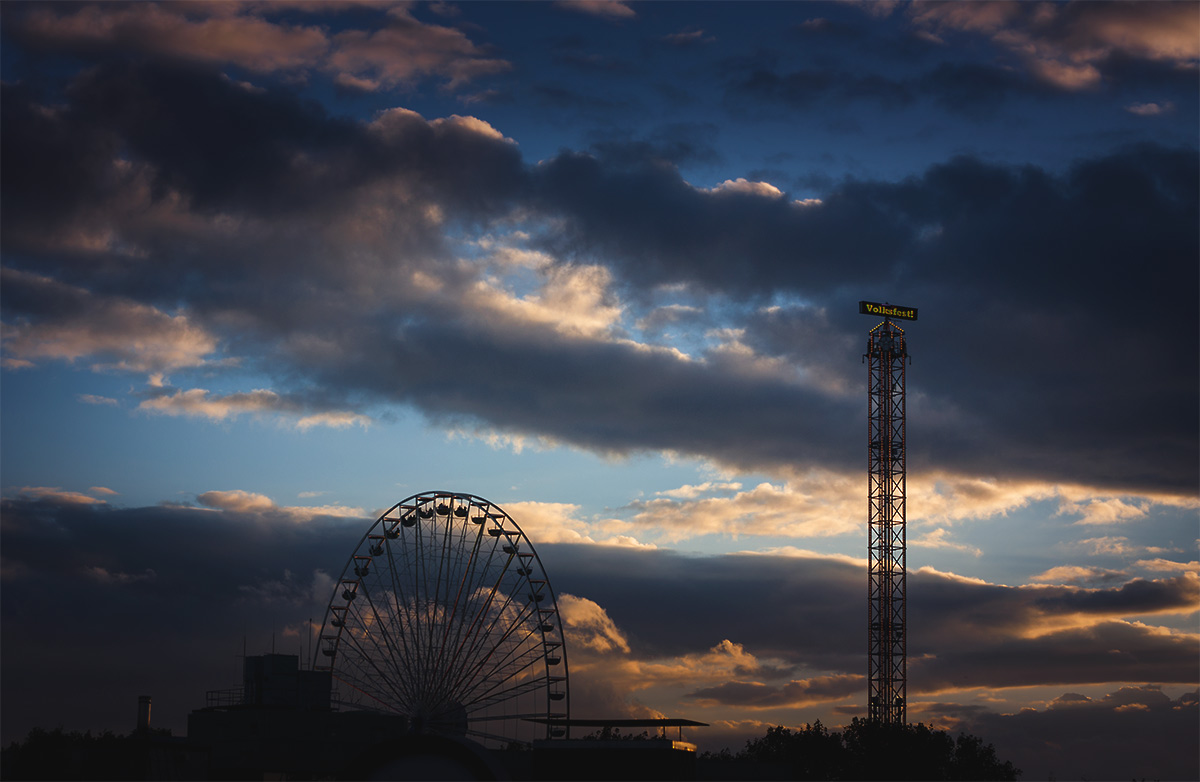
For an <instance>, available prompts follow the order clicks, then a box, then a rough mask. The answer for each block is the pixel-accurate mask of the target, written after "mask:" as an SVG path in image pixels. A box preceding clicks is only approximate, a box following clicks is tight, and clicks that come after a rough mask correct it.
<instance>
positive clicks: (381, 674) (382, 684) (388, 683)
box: [342, 609, 409, 703]
mask: <svg viewBox="0 0 1200 782" xmlns="http://www.w3.org/2000/svg"><path fill="white" fill-rule="evenodd" d="M353 610H354V615H355V616H357V617H359V618H360V620H361V619H362V616H363V615H362V612H361V611H359V610H358V609H353ZM362 625H363V626H364V627H365V628H368V631H364V632H363V634H364V635H365V636H366V637H367V638H368V639H369V641H370V644H371V646H370V647H367V646H366V645H365V644H364V643H363V642H361V641H360V639H359V638H357V637H356V636H355V633H354V632H353V631H351V632H349V633H346V632H343V634H342V635H343V637H344V638H345V639H346V642H347V643H349V644H350V646H351V649H352V650H353V651H354V654H353V655H352V656H351V659H352V660H353V661H354V662H356V663H358V668H359V671H360V673H361V674H362V675H363V680H364V681H369V682H370V683H371V684H373V685H374V686H375V687H377V688H379V689H380V690H381V691H389V692H390V694H391V695H392V696H393V697H394V698H395V699H396V701H397V702H398V703H404V702H405V701H407V700H409V697H406V694H405V693H404V692H403V691H402V689H403V688H404V686H405V685H404V678H403V677H400V676H395V675H392V674H390V673H389V671H388V669H387V668H386V667H384V666H386V662H384V661H387V660H390V659H391V658H390V655H388V654H387V653H386V650H385V649H384V648H383V647H381V646H380V644H379V641H378V640H376V635H377V633H373V632H369V628H370V626H371V625H369V624H367V622H365V621H363V622H362ZM372 652H374V653H372ZM364 663H365V665H364ZM393 665H394V664H393ZM368 669H369V670H368Z"/></svg>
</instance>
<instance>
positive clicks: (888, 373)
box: [865, 319, 908, 724]
mask: <svg viewBox="0 0 1200 782" xmlns="http://www.w3.org/2000/svg"><path fill="white" fill-rule="evenodd" d="M865 358H866V359H867V363H868V366H869V367H870V369H869V380H868V387H867V465H868V466H867V472H868V475H869V481H868V482H869V489H868V505H869V509H868V513H869V518H868V525H867V526H868V532H867V540H868V543H867V560H868V563H869V567H868V577H867V627H868V633H867V704H868V708H867V712H868V716H869V718H870V719H871V720H874V721H877V722H883V723H898V724H903V723H904V722H905V704H906V701H907V681H906V675H907V662H906V655H907V639H906V637H905V626H906V621H907V607H906V601H905V559H906V549H907V544H908V541H907V535H906V532H905V518H904V513H905V491H906V481H905V466H904V465H905V427H904V413H905V402H904V370H905V365H906V363H907V360H908V350H907V347H906V345H905V341H904V329H902V328H900V327H899V326H897V325H896V324H895V323H893V322H892V321H891V320H890V319H886V320H884V321H883V322H882V323H880V324H879V325H878V326H876V327H875V328H873V329H871V332H870V335H869V336H868V338H867V353H866V356H865Z"/></svg>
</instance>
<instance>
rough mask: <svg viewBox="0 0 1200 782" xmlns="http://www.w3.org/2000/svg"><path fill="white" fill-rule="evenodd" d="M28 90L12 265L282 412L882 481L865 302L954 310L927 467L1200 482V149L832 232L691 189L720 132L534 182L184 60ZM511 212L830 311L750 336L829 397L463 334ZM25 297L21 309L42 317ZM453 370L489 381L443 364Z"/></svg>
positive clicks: (922, 431) (838, 188) (967, 162)
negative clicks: (42, 95) (315, 412)
mask: <svg viewBox="0 0 1200 782" xmlns="http://www.w3.org/2000/svg"><path fill="white" fill-rule="evenodd" d="M817 76H819V74H815V75H814V78H815V79H816V81H815V82H814V83H828V82H827V80H826V81H823V80H822V79H821V78H817ZM852 86H853V85H847V84H841V85H840V86H838V87H836V89H839V90H845V89H850V88H851V87H852ZM860 86H864V84H863V83H860ZM830 89H833V87H830ZM4 96H5V97H4V100H5V104H4V105H5V113H4V116H5V133H4V140H3V143H4V145H5V147H4V156H5V159H6V161H14V162H10V163H6V167H5V176H4V179H3V187H4V196H3V198H4V203H5V204H6V205H9V204H12V205H13V207H12V208H13V210H15V211H13V212H11V213H9V214H10V216H15V218H14V219H13V220H7V221H6V230H5V231H4V236H3V240H2V241H3V243H4V247H5V250H6V264H8V265H10V266H15V267H17V268H20V269H23V270H24V271H28V272H34V273H37V274H42V275H46V276H50V277H54V278H56V279H58V280H60V281H61V282H69V283H71V284H73V285H76V286H78V287H80V288H82V289H86V290H90V291H93V292H104V293H107V294H109V295H112V296H119V297H124V298H130V299H133V300H137V301H142V302H146V303H150V304H153V305H155V306H159V307H169V308H171V309H170V310H168V312H170V311H173V310H174V308H177V307H185V308H187V309H188V310H189V312H191V313H193V314H192V315H191V316H190V317H192V318H194V319H195V321H194V322H195V323H197V324H198V325H201V326H203V327H205V328H207V329H209V330H210V331H211V332H212V333H214V334H217V335H218V336H219V337H221V338H222V339H223V340H225V341H224V343H223V345H224V349H225V350H226V351H227V352H228V353H230V354H232V355H236V356H245V357H246V359H248V360H249V361H253V362H255V363H256V364H258V366H259V367H260V368H261V369H262V370H263V371H265V372H267V373H268V374H271V375H273V376H274V377H276V378H278V382H280V383H282V384H284V385H286V386H287V387H286V388H282V389H281V392H282V393H285V394H291V395H293V396H295V395H297V394H301V395H310V394H315V393H316V392H315V391H313V389H314V388H315V387H317V386H320V387H321V391H320V396H321V399H320V400H314V403H313V404H312V405H311V407H314V408H317V409H329V408H331V407H334V406H339V405H344V403H355V404H362V405H376V406H383V407H386V406H387V405H389V404H393V403H395V402H404V403H411V404H415V405H416V406H417V407H419V408H421V409H422V410H423V411H425V412H426V413H428V414H429V415H431V416H433V417H435V418H437V419H439V420H452V421H458V422H465V423H467V424H481V425H483V426H489V427H494V428H497V429H501V430H505V431H510V432H515V433H522V434H528V433H536V434H546V435H550V436H552V437H554V438H556V439H559V440H561V441H564V442H570V443H574V444H577V445H581V446H583V447H586V448H591V449H595V450H599V451H604V452H619V453H628V452H636V451H639V450H643V449H670V450H674V451H679V452H684V453H688V454H696V455H701V456H705V457H710V458H715V459H718V460H720V461H723V462H725V463H727V464H734V465H739V466H743V467H763V468H768V469H770V468H778V467H779V466H781V465H788V466H803V465H810V464H822V465H825V466H834V467H842V468H846V469H849V468H851V467H854V468H857V467H859V466H860V462H861V458H860V457H861V452H860V444H856V443H857V440H856V439H855V438H853V437H849V436H847V433H848V432H855V431H861V422H856V419H857V418H858V417H859V416H860V415H861V398H860V397H858V396H857V395H848V394H847V393H846V391H845V390H846V389H850V388H853V387H855V386H857V385H858V382H859V381H858V380H857V379H856V378H858V377H861V375H860V374H859V373H860V372H861V371H862V369H861V366H859V365H858V361H859V358H860V354H861V350H860V349H859V348H858V347H857V346H856V343H857V341H858V340H861V334H862V332H863V331H864V330H865V328H866V327H867V325H869V324H866V323H864V322H863V321H862V320H861V318H859V317H858V316H857V315H855V314H854V313H855V307H854V302H855V301H856V300H857V299H859V298H868V299H889V298H890V299H891V300H895V301H903V302H904V303H912V304H914V305H917V306H919V307H920V308H921V311H922V313H923V319H922V321H921V322H919V323H917V324H914V325H913V326H912V331H911V334H912V337H913V347H912V353H913V357H914V362H915V363H914V364H913V366H912V370H911V371H912V374H911V376H910V381H909V382H910V384H911V387H912V390H914V391H916V392H918V394H914V399H913V404H912V407H911V408H910V410H911V415H912V418H913V421H912V426H911V427H910V432H911V433H912V435H913V438H912V443H911V445H910V454H911V455H912V457H913V458H912V460H911V462H910V466H913V467H916V466H918V465H919V468H920V469H944V470H950V471H963V470H968V471H973V472H975V473H978V474H988V475H997V476H1019V477H1029V476H1038V477H1041V478H1045V479H1048V480H1060V481H1076V482H1083V483H1093V484H1101V485H1106V486H1112V487H1117V488H1120V489H1129V490H1147V489H1167V490H1171V491H1181V490H1190V489H1191V488H1193V487H1194V486H1195V480H1196V475H1197V472H1198V470H1200V448H1198V446H1197V441H1196V437H1195V432H1196V431H1197V428H1198V426H1200V417H1198V415H1197V410H1196V406H1195V404H1194V401H1195V398H1196V396H1197V393H1198V389H1197V376H1198V372H1197V363H1196V362H1197V359H1196V356H1197V355H1198V354H1200V346H1198V340H1197V335H1196V332H1195V329H1194V324H1195V320H1196V317H1197V303H1196V299H1195V296H1194V292H1195V290H1196V289H1197V287H1198V286H1200V282H1198V272H1197V266H1196V263H1195V259H1196V258H1197V257H1198V256H1200V250H1198V247H1197V233H1198V232H1197V213H1198V212H1200V205H1198V200H1197V194H1196V189H1195V187H1194V182H1195V176H1196V172H1197V169H1198V168H1200V164H1198V162H1197V154H1196V151H1195V150H1194V149H1172V148H1165V147H1161V146H1157V145H1144V146H1138V147H1130V148H1127V149H1122V150H1119V151H1116V152H1113V153H1111V154H1108V155H1105V156H1102V157H1098V158H1095V159H1090V160H1082V161H1078V162H1077V163H1076V164H1075V165H1073V166H1071V167H1069V168H1067V169H1066V170H1065V171H1063V172H1061V173H1056V172H1050V171H1046V170H1043V169H1039V168H1035V167H1009V166H1001V165H995V164H990V163H985V162H983V161H980V160H978V159H975V158H970V157H959V158H954V159H952V160H950V161H948V162H946V163H944V164H941V165H937V166H933V167H931V168H929V169H928V170H927V171H925V172H924V173H922V174H920V175H918V176H913V177H911V178H908V179H905V180H902V181H898V182H886V181H872V180H847V181H844V182H842V183H841V184H837V185H834V186H833V187H832V189H831V190H830V191H829V192H827V193H825V194H823V196H822V202H821V203H820V204H812V205H808V206H800V205H797V204H794V203H792V201H791V198H790V197H788V196H787V195H786V194H785V195H783V196H780V197H772V196H764V195H760V194H755V193H750V192H745V191H738V190H735V189H723V190H722V189H718V190H715V191H708V190H703V189H699V188H696V187H693V186H692V185H691V184H689V183H688V182H687V181H685V180H684V179H683V177H682V176H681V174H680V172H679V170H678V169H677V168H676V167H675V165H674V163H675V162H676V161H693V162H694V161H703V160H707V159H709V158H710V157H711V155H712V154H713V153H712V148H711V147H710V146H708V145H707V143H706V141H705V140H704V136H705V129H704V128H703V127H697V126H688V127H686V128H682V129H681V128H675V129H669V128H663V130H662V133H661V134H659V135H658V136H655V137H653V138H650V139H648V140H645V141H640V140H637V139H616V140H615V141H603V142H601V143H599V144H598V145H597V146H596V147H595V148H594V150H593V151H594V154H590V155H588V154H581V153H577V152H570V151H564V152H562V153H560V154H559V155H557V156H555V157H554V158H552V159H550V160H548V161H546V162H544V163H542V164H539V165H536V166H530V165H527V164H526V162H525V161H523V160H522V158H521V155H520V152H519V149H518V147H517V146H516V145H515V144H512V143H510V142H508V141H505V140H504V139H503V138H501V137H499V134H498V133H496V132H495V131H494V130H492V129H490V128H488V127H487V126H485V125H482V123H478V122H477V121H470V120H463V119H459V120H437V121H426V120H424V119H422V118H421V117H419V116H417V115H415V114H413V113H412V112H404V111H402V110H397V111H392V112H388V113H386V114H382V115H380V116H378V117H377V118H376V119H375V120H374V121H373V122H372V123H370V124H364V123H359V122H353V121H349V120H345V119H342V118H338V117H332V116H330V115H328V114H327V113H326V112H325V111H324V110H323V109H320V108H318V107H315V106H312V105H309V104H306V103H304V102H303V101H301V100H299V99H297V98H296V97H295V96H293V95H292V94H291V93H288V92H286V91H280V90H265V91H264V90H257V89H248V88H247V87H245V86H244V85H239V84H236V83H234V82H232V81H230V80H229V79H226V78H223V77H221V76H218V75H215V74H212V73H206V72H203V71H199V70H193V69H185V68H179V67H166V66H162V65H161V64H153V65H151V64H131V63H129V62H114V63H107V64H102V65H100V66H97V67H96V68H94V69H92V70H90V71H87V72H86V73H85V74H83V75H81V76H80V77H79V78H78V79H77V80H76V81H75V82H74V84H73V86H72V87H71V88H70V89H69V90H68V92H67V102H66V103H65V104H63V105H56V106H55V107H54V108H53V109H51V108H49V107H48V106H47V105H45V104H43V103H42V102H41V101H40V100H39V99H37V98H36V96H35V95H33V94H32V93H31V92H30V91H28V90H25V89H24V88H21V87H19V86H11V85H8V84H6V85H5V86H4ZM473 122H474V124H472V123H473ZM26 195H28V198H26V197H25V196H26ZM364 216H369V217H364ZM505 219H522V220H526V221H528V222H527V223H526V227H528V228H530V229H531V230H532V236H533V238H532V240H531V241H532V242H533V243H534V245H535V246H537V247H539V248H541V249H543V250H545V251H547V252H549V253H550V254H551V255H552V256H553V257H554V258H556V259H557V261H558V262H559V263H560V264H568V263H572V262H578V263H589V264H591V263H601V264H604V265H606V266H608V267H609V268H610V269H611V270H612V271H613V273H614V274H615V279H614V290H615V291H617V292H628V291H631V290H635V291H640V292H644V291H650V290H653V289H655V288H656V286H660V285H664V284H682V285H684V286H687V288H688V289H689V290H692V291H702V292H708V293H710V294H718V295H720V296H722V297H724V298H726V299H727V300H729V301H731V302H733V303H734V304H736V305H737V306H738V307H741V308H742V312H743V313H745V312H747V311H748V310H749V309H750V308H753V307H755V306H756V305H759V304H762V303H765V302H766V301H767V300H768V299H769V297H772V296H776V295H780V294H782V295H784V296H796V297H803V298H804V299H806V300H807V301H809V302H810V303H811V306H810V307H809V308H808V309H805V310H803V311H801V312H794V311H790V310H789V309H788V308H787V307H781V308H779V309H777V310H772V311H771V312H770V313H769V314H762V313H760V314H750V315H746V314H742V315H738V316H736V317H738V318H740V319H741V322H740V323H739V322H735V323H732V324H728V325H734V326H742V327H744V328H745V337H744V339H745V342H746V343H747V344H749V345H751V346H753V347H755V348H757V349H758V350H760V352H762V353H764V354H765V355H768V356H776V357H786V358H787V359H788V361H789V363H790V364H791V365H792V366H794V367H797V368H798V369H799V370H801V371H802V372H803V373H804V374H805V377H806V378H810V379H812V381H811V382H808V383H807V384H800V383H797V382H792V381H786V380H783V379H781V378H779V377H764V376H761V375H756V374H745V373H742V372H739V371H737V369H736V367H735V366H734V365H731V364H728V363H722V362H721V361H719V360H717V357H716V356H701V357H704V358H707V359H708V361H706V362H705V363H701V362H697V361H693V362H690V363H689V362H681V361H679V360H678V359H677V358H675V357H674V356H673V355H671V354H669V353H667V352H665V351H663V352H660V353H655V352H648V351H644V350H638V349H636V348H634V347H631V346H629V345H628V344H623V343H617V342H602V341H595V340H591V341H589V340H576V339H565V338H560V337H559V336H558V335H556V334H553V333H547V331H546V330H545V329H541V330H535V329H533V328H530V327H527V326H521V325H520V324H514V325H513V326H512V327H511V329H510V330H508V331H507V332H506V331H505V329H502V328H497V327H496V326H495V324H494V323H490V322H487V321H486V319H485V318H475V317H473V314H472V313H470V312H458V313H457V315H456V317H455V318H451V319H447V318H445V317H443V316H444V313H442V312H438V313H435V312H434V311H433V310H431V309H429V308H428V304H427V303H426V302H424V301H423V300H422V298H421V295H419V293H418V292H416V291H415V289H414V288H413V287H412V285H411V280H412V278H411V274H412V273H413V272H415V271H418V270H421V269H425V270H429V271H433V272H435V273H436V275H435V276H436V277H437V279H438V280H439V282H440V283H441V284H443V285H445V288H444V291H445V297H446V303H447V306H450V307H454V306H456V302H455V301H454V300H453V296H454V295H455V291H457V292H458V295H460V296H461V295H463V292H464V291H467V290H469V289H470V287H471V286H472V285H473V284H474V281H475V280H476V279H477V277H476V273H475V272H472V271H470V270H469V269H467V268H466V267H465V266H463V265H461V264H456V262H455V259H454V257H453V256H454V253H453V250H452V249H451V247H450V244H449V242H448V237H449V236H452V235H455V234H456V233H457V232H459V231H461V230H463V229H466V230H468V231H470V232H481V231H486V230H488V229H490V228H493V227H495V226H497V225H499V224H500V221H502V220H505ZM10 226H13V227H10ZM85 240H86V241H85ZM71 241H74V242H75V244H74V245H70V246H68V244H69V243H70V242H71ZM55 242H57V243H58V244H55ZM81 247H87V248H90V249H87V250H86V251H85V250H83V249H80V248H81ZM867 281H870V282H867ZM265 289H269V290H271V291H272V293H273V295H272V296H271V297H270V299H269V300H266V301H264V299H263V296H262V291H263V290H265ZM11 298H12V297H11V296H8V295H6V310H7V308H8V307H9V306H11V307H12V308H13V309H11V310H7V311H10V312H17V311H27V310H29V308H30V307H32V306H33V305H32V303H29V304H28V306H27V303H25V302H21V301H16V302H12V301H11ZM634 298H635V297H631V300H632V299H634ZM43 304H45V303H44V302H43V303H42V304H39V305H38V307H39V310H38V311H39V312H41V313H43V317H44V322H45V323H47V324H50V323H52V322H53V312H54V311H55V306H54V305H46V306H42V305H43ZM410 305H411V306H410ZM60 309H61V307H60ZM314 346H324V347H323V349H322V350H317V349H316V347H314ZM450 355H452V356H456V357H457V359H458V361H460V362H461V364H462V365H463V366H471V367H476V368H479V369H478V370H477V371H479V372H480V374H479V377H480V378H484V380H481V382H477V383H471V384H461V383H458V384H456V383H455V382H453V381H452V380H450V379H449V376H445V375H438V374H437V373H413V372H412V371H411V367H413V366H432V365H434V364H436V363H437V362H438V361H439V360H440V359H441V357H444V356H450ZM484 370H486V371H484ZM818 380H819V381H820V382H817V381H818ZM851 381H853V382H851ZM839 389H842V390H839ZM302 401H303V400H301V399H299V398H297V399H296V402H297V404H301V403H302ZM302 406H303V405H302ZM1101 422H1102V425H1101Z"/></svg>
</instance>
